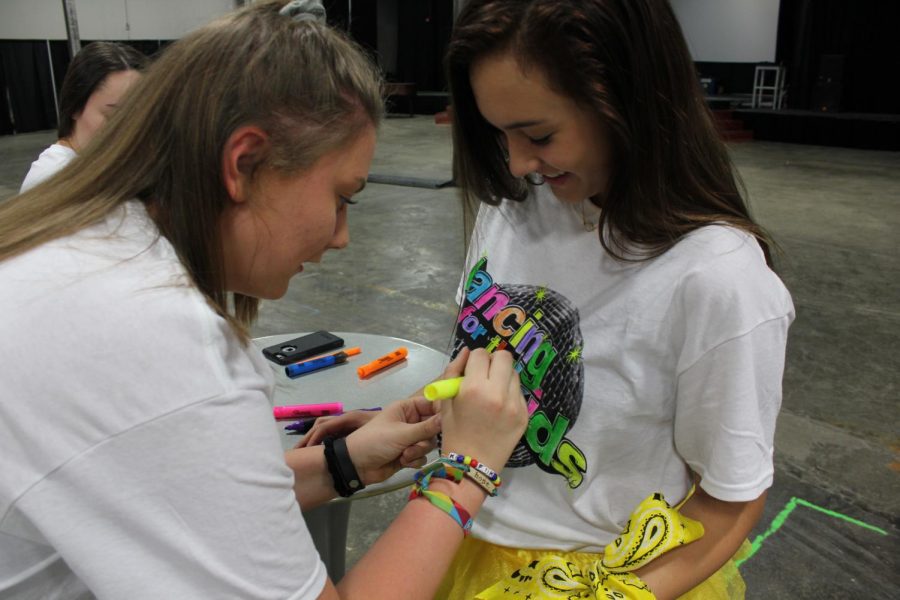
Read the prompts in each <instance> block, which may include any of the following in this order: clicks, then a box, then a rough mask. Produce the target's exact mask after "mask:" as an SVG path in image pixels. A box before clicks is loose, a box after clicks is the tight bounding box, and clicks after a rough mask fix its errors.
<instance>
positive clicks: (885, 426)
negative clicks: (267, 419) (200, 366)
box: [0, 117, 900, 599]
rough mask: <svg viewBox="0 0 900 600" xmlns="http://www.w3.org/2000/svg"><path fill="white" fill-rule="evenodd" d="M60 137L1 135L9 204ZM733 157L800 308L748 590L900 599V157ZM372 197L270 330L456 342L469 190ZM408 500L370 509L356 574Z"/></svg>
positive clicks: (425, 123) (817, 150) (381, 152)
mask: <svg viewBox="0 0 900 600" xmlns="http://www.w3.org/2000/svg"><path fill="white" fill-rule="evenodd" d="M54 137H55V136H54V135H53V133H52V132H41V133H34V134H26V135H20V136H12V137H2V138H0V198H5V197H7V196H8V195H10V194H11V193H14V192H15V191H16V189H17V188H18V185H19V183H20V182H21V180H22V178H23V177H24V175H25V172H26V171H27V169H28V165H29V164H30V162H31V161H32V160H33V159H34V158H35V157H36V156H37V155H38V153H39V152H40V151H41V150H42V149H43V148H44V147H46V146H47V145H48V144H49V143H51V142H52V141H53V139H54ZM731 149H732V153H733V157H734V161H735V163H736V164H737V165H738V168H739V170H740V173H741V175H742V177H743V179H744V182H745V184H746V186H747V189H748V192H749V196H750V200H751V206H752V208H753V210H754V212H755V214H756V216H757V217H758V219H759V220H760V221H761V223H762V224H763V225H764V226H765V227H767V228H768V229H769V230H770V232H771V233H772V234H773V236H774V237H775V238H776V240H777V241H778V243H779V244H780V246H781V250H782V252H783V253H782V255H781V257H780V259H779V263H778V269H779V272H780V274H781V276H782V279H783V280H784V281H785V283H786V284H787V286H788V288H789V289H790V290H791V293H792V294H793V297H794V302H795V305H796V307H797V320H796V322H795V324H794V326H793V328H792V329H791V337H790V343H789V347H788V360H787V370H786V373H785V380H784V405H783V409H782V412H781V416H780V420H779V425H778V431H777V434H776V469H777V472H776V480H775V485H774V487H773V488H772V490H771V491H770V493H769V501H768V504H767V508H766V511H765V514H764V516H763V518H762V519H761V521H760V523H759V525H758V526H757V528H756V530H755V531H754V533H753V535H752V536H751V540H756V541H757V542H758V551H757V552H756V553H755V554H754V555H752V556H751V557H750V558H749V559H748V560H747V561H746V562H745V563H744V564H743V565H742V566H741V571H742V573H743V575H744V577H745V579H746V580H747V584H748V593H747V597H748V598H751V599H752V598H848V597H854V598H855V597H866V598H870V599H882V598H883V599H889V598H890V599H893V598H900V575H898V574H900V560H898V556H900V544H898V534H900V458H898V452H900V427H898V422H900V421H898V415H900V409H898V406H900V403H898V400H900V359H898V352H900V260H898V258H900V235H898V233H897V232H898V231H900V153H888V152H873V151H861V150H846V149H838V148H823V147H815V146H797V145H785V144H776V143H769V142H751V143H744V144H737V145H734V146H732V148H731ZM372 173H373V174H377V175H388V176H399V177H412V178H418V179H428V180H434V181H435V182H439V181H446V180H449V179H450V135H449V130H448V129H447V128H446V127H445V126H436V125H434V124H433V122H432V119H431V118H430V117H416V118H411V119H399V118H398V119H389V120H387V121H386V123H385V124H384V126H383V128H382V131H381V136H380V140H379V146H378V150H377V153H376V157H375V161H374V163H373V165H372ZM359 199H360V200H361V201H360V203H359V205H358V206H354V207H353V208H352V209H351V211H352V212H351V236H352V241H351V244H350V246H349V248H347V249H346V250H344V251H342V252H335V253H331V254H329V255H326V257H325V260H324V261H323V263H322V264H321V265H318V266H315V267H313V268H309V269H307V270H306V271H304V273H303V274H302V275H301V276H299V277H297V278H296V279H295V280H294V281H293V282H292V284H291V287H290V290H289V292H288V294H287V296H286V297H285V298H284V299H282V300H280V301H278V302H267V303H265V304H264V305H263V307H262V310H261V315H260V319H259V322H258V323H257V325H256V326H255V328H254V334H255V335H259V336H262V335H270V334H276V333H285V332H296V331H307V330H313V329H328V330H335V331H359V332H365V333H378V334H387V335H393V336H397V337H401V338H406V339H410V340H413V341H416V342H419V343H422V344H425V345H428V346H431V347H433V348H437V349H445V348H446V346H447V343H448V340H449V337H450V333H451V331H452V327H453V320H454V315H455V306H454V301H453V300H454V290H455V288H456V285H457V281H458V277H459V273H460V270H461V268H462V261H463V228H462V223H461V211H460V208H459V205H458V202H457V198H456V193H455V191H454V189H452V188H447V189H425V188H421V187H408V186H396V185H380V184H369V186H368V187H367V188H366V191H365V192H364V193H363V194H361V195H360V197H359ZM403 502H404V494H403V493H402V492H400V493H394V494H387V495H384V496H380V497H378V498H375V499H371V500H366V501H363V502H357V503H354V505H353V510H352V514H351V522H350V536H349V540H348V560H349V562H350V563H351V564H352V562H353V561H355V560H356V559H357V558H358V557H359V556H360V555H361V553H362V552H364V551H365V549H366V548H367V547H368V546H369V545H370V544H371V543H372V541H373V540H374V539H375V538H376V537H377V536H378V535H379V533H380V532H381V531H382V529H383V525H384V523H385V522H387V521H388V520H389V519H390V518H392V516H393V515H394V514H396V512H397V511H398V510H399V509H400V508H401V507H402V505H403Z"/></svg>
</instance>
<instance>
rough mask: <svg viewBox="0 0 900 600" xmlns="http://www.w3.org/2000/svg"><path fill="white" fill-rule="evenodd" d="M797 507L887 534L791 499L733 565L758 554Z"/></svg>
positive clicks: (833, 512) (851, 518)
mask: <svg viewBox="0 0 900 600" xmlns="http://www.w3.org/2000/svg"><path fill="white" fill-rule="evenodd" d="M797 506H805V507H806V508H811V509H813V510H817V511H819V512H821V513H824V514H826V515H828V516H829V517H834V518H836V519H841V520H843V521H847V522H848V523H852V524H854V525H858V526H859V527H862V528H864V529H868V530H869V531H874V532H875V533H880V534H881V535H887V534H888V532H887V531H885V530H884V529H881V528H880V527H875V526H874V525H869V524H868V523H864V522H862V521H860V520H859V519H854V518H853V517H848V516H847V515H843V514H841V513H839V512H836V511H833V510H829V509H827V508H823V507H821V506H817V505H815V504H813V503H812V502H807V501H806V500H804V499H802V498H797V497H792V498H791V499H790V501H789V502H788V503H787V504H785V505H784V508H782V509H781V512H779V513H778V514H777V515H775V518H774V519H772V524H771V525H769V528H768V529H766V530H765V531H764V532H763V533H761V534H760V535H758V536H756V538H755V539H754V540H753V542H752V543H751V544H750V552H749V554H747V556H744V557H743V558H740V559H738V560H736V561H735V564H736V565H737V566H738V567H740V566H741V565H742V564H744V563H745V562H747V561H748V560H750V558H752V557H753V555H754V554H756V553H757V552H759V549H760V548H761V547H762V545H763V542H765V541H766V540H767V539H768V538H769V536H770V535H772V534H773V533H775V532H776V531H778V530H779V529H781V526H782V525H784V522H785V521H787V518H788V517H789V516H790V514H791V513H792V512H794V509H795V508H797Z"/></svg>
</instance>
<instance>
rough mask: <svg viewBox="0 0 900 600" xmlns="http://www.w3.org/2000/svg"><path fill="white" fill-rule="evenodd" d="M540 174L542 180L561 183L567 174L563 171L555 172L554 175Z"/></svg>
mask: <svg viewBox="0 0 900 600" xmlns="http://www.w3.org/2000/svg"><path fill="white" fill-rule="evenodd" d="M541 176H542V177H543V178H544V181H546V182H548V183H562V182H563V181H564V180H565V179H566V177H568V176H569V174H568V173H567V172H565V171H562V172H560V173H557V174H556V175H548V174H546V173H541Z"/></svg>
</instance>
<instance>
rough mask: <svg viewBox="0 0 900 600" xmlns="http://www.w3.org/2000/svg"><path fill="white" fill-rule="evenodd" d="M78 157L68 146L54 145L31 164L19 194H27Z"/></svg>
mask: <svg viewBox="0 0 900 600" xmlns="http://www.w3.org/2000/svg"><path fill="white" fill-rule="evenodd" d="M76 156H77V155H76V154H75V151H74V150H72V149H71V148H69V147H68V146H63V145H62V144H53V145H52V146H50V147H49V148H47V149H46V150H44V151H43V152H41V154H40V156H38V159H37V160H36V161H34V162H33V163H31V168H30V169H29V170H28V174H27V175H25V180H24V181H22V188H21V189H20V190H19V192H20V193H21V192H27V191H28V190H30V189H31V188H33V187H34V186H36V185H37V184H39V183H40V182H42V181H44V180H45V179H48V178H49V177H51V176H52V175H55V174H56V173H57V172H58V171H60V170H62V168H63V167H65V166H66V165H67V164H69V161H71V160H72V159H73V158H75V157H76Z"/></svg>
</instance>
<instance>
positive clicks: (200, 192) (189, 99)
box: [0, 2, 383, 340]
mask: <svg viewBox="0 0 900 600" xmlns="http://www.w3.org/2000/svg"><path fill="white" fill-rule="evenodd" d="M282 4H283V2H257V3H255V4H253V5H251V6H250V7H248V8H245V9H243V10H240V11H237V12H235V13H232V14H230V15H227V16H225V17H223V18H221V19H219V20H217V21H214V22H213V23H211V24H209V25H207V26H205V27H203V28H201V29H199V30H197V31H195V32H193V33H191V34H189V35H187V36H186V37H184V38H183V39H181V40H179V41H178V42H176V43H174V44H172V45H171V46H170V47H169V48H168V49H166V51H165V52H164V53H163V55H162V56H161V57H160V58H159V59H158V60H157V61H156V62H155V63H154V64H153V65H152V66H151V67H150V68H149V69H148V71H147V73H146V75H145V76H144V77H143V78H142V79H141V81H140V82H138V83H137V84H136V85H135V86H134V87H133V88H132V89H131V90H130V92H129V94H128V98H127V100H126V101H125V102H124V103H123V105H122V106H121V107H120V109H119V110H118V111H116V113H115V115H114V116H113V118H112V119H111V120H110V121H109V122H108V123H107V125H106V126H105V127H104V128H103V129H102V131H101V132H100V134H99V135H97V136H96V137H95V138H94V140H93V141H92V142H91V143H90V144H89V145H88V147H87V148H85V149H84V151H83V152H81V153H80V154H79V155H78V156H77V157H76V158H75V159H73V161H72V162H71V163H69V165H68V166H67V167H66V168H65V169H63V170H62V171H61V172H60V173H58V174H57V175H56V176H54V177H51V178H50V179H48V180H47V181H45V182H44V183H42V184H40V185H38V186H36V187H34V188H32V189H31V190H29V191H28V192H26V193H24V194H21V195H19V196H16V197H13V198H11V199H9V200H7V201H6V202H3V203H0V260H5V259H7V258H10V257H13V256H16V255H18V254H21V253H23V252H25V251H27V250H28V249H30V248H34V247H36V246H38V245H40V244H43V243H45V242H48V241H50V240H53V239H56V238H59V237H62V236H65V235H69V234H72V233H74V232H76V231H79V230H80V229H83V228H84V227H87V226H88V225H91V224H93V223H95V222H97V221H98V220H100V219H102V218H104V217H105V216H106V215H107V214H108V213H109V212H110V211H112V210H114V209H115V208H116V207H117V206H119V205H120V204H122V203H123V202H125V201H127V200H130V199H133V198H138V199H140V200H143V201H144V202H145V203H147V204H148V205H151V206H152V211H151V215H152V216H153V218H154V220H155V221H156V223H157V225H158V226H159V229H160V232H161V233H162V235H163V236H165V237H166V238H167V239H168V240H169V241H170V242H171V243H172V245H173V246H174V248H175V250H176V251H177V253H178V255H179V257H180V259H181V261H182V263H183V264H184V266H185V268H186V269H187V271H188V273H189V274H190V276H191V277H192V278H193V281H194V283H195V285H196V286H197V288H199V290H200V291H201V292H202V293H203V294H205V295H206V297H207V298H208V300H209V302H210V304H211V305H212V306H213V307H214V308H215V310H217V311H218V312H219V314H221V315H222V316H223V317H225V318H226V319H228V321H229V322H230V323H231V324H232V325H233V326H234V328H235V330H236V332H237V333H238V334H239V335H240V336H241V337H242V338H243V339H244V340H246V326H247V325H249V324H250V323H251V322H252V320H253V319H254V318H255V316H256V313H257V308H258V304H259V300H258V299H256V298H250V297H247V296H242V295H239V294H234V296H233V298H231V300H232V301H233V306H232V307H230V308H229V306H228V305H229V294H228V292H227V290H226V289H225V277H224V265H223V258H222V241H221V239H220V233H219V218H220V215H221V213H222V211H223V209H224V207H225V206H226V205H227V202H228V198H229V196H228V193H227V191H226V190H225V186H224V182H223V178H222V152H223V149H224V146H225V142H226V141H227V139H228V137H229V136H230V135H231V133H232V132H233V131H234V130H235V129H237V128H238V127H240V126H242V125H246V124H254V125H257V126H259V127H261V128H262V129H263V130H265V131H266V132H267V133H268V134H269V136H270V140H271V144H270V151H269V153H268V156H265V157H263V158H262V160H261V161H260V162H259V163H258V164H256V165H249V166H250V167H251V168H252V171H253V172H254V173H255V172H256V169H258V168H259V167H261V166H263V165H266V166H268V167H271V168H274V169H278V170H281V171H301V170H303V169H306V168H308V167H310V166H311V165H312V164H313V163H314V162H315V161H316V160H317V159H318V158H320V157H322V156H323V155H325V154H327V153H328V152H330V151H333V150H336V149H339V148H341V147H343V146H344V145H346V144H347V143H348V142H349V141H350V140H352V139H354V138H355V137H356V136H357V135H359V134H360V132H361V131H362V130H363V129H364V128H365V127H367V126H368V125H369V124H377V123H378V122H380V120H381V116H382V111H383V101H382V92H381V83H380V79H379V77H378V75H377V72H376V70H375V68H374V67H373V66H372V64H371V62H370V61H369V60H368V59H367V58H366V57H365V56H364V55H363V54H362V52H361V51H359V50H358V48H357V47H356V46H355V45H353V44H352V43H351V42H350V41H349V40H348V39H346V38H345V37H344V36H343V35H342V34H340V33H338V32H337V31H335V30H332V29H330V28H328V27H327V26H325V25H320V24H318V23H315V22H312V21H309V20H304V21H299V22H298V21H293V20H291V19H290V18H289V17H286V16H282V15H280V14H279V13H278V11H279V9H280V8H281V6H282Z"/></svg>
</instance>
